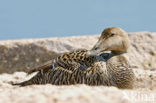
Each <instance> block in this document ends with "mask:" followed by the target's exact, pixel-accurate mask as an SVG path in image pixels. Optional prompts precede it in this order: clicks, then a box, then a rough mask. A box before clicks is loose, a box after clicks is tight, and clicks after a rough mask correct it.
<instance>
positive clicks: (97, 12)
mask: <svg viewBox="0 0 156 103" xmlns="http://www.w3.org/2000/svg"><path fill="white" fill-rule="evenodd" d="M155 5H156V0H116V1H115V0H0V40H9V39H24V38H46V37H62V36H63V37H65V36H76V35H93V34H100V33H101V32H102V30H103V29H104V28H106V27H110V26H119V27H121V28H123V29H124V30H125V31H127V32H137V31H150V32H155V31H156V6H155Z"/></svg>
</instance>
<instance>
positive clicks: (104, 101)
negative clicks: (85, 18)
mask: <svg viewBox="0 0 156 103" xmlns="http://www.w3.org/2000/svg"><path fill="white" fill-rule="evenodd" d="M98 37H99V35H95V36H80V37H66V38H45V39H28V40H14V41H0V103H49V102H50V103H95V102H96V103H156V33H150V32H138V33H130V34H129V38H130V40H131V44H132V47H131V51H130V52H129V54H128V55H127V57H128V58H129V61H130V64H131V65H132V66H133V68H132V69H133V71H134V73H135V75H136V82H135V84H134V87H135V88H134V89H133V90H120V89H118V88H116V87H105V86H95V87H92V86H87V85H71V86H55V85H50V84H47V85H32V86H27V87H18V86H12V85H11V82H20V81H24V80H27V79H29V78H31V76H32V75H30V76H27V74H26V73H25V72H27V71H28V70H29V69H31V68H33V67H34V66H37V65H39V64H42V63H44V62H46V61H48V60H50V59H53V58H55V57H56V56H58V55H59V54H60V53H63V52H68V51H71V50H75V49H79V48H85V49H90V48H91V47H92V46H93V45H94V44H95V43H96V41H97V39H98ZM21 71H22V72H21Z"/></svg>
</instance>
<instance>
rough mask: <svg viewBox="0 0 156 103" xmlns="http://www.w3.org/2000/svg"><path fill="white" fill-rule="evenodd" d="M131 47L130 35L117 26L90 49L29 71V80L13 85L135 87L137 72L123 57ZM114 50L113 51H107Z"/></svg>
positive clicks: (60, 57) (109, 29)
mask: <svg viewBox="0 0 156 103" xmlns="http://www.w3.org/2000/svg"><path fill="white" fill-rule="evenodd" d="M128 48H129V40H128V36H127V34H126V33H125V32H124V31H123V30H122V29H121V28H118V27H112V28H107V29H105V30H104V31H103V32H102V35H101V37H100V39H99V41H98V42H97V43H96V45H95V46H94V47H93V48H92V49H91V50H77V51H74V52H69V53H65V54H63V55H61V56H59V57H58V58H56V59H54V60H51V61H49V62H48V63H45V64H44V65H42V66H39V67H37V68H36V69H34V70H32V71H30V72H29V74H31V73H32V72H38V73H37V74H36V75H35V76H34V77H32V78H31V79H30V80H28V81H24V82H21V83H16V84H14V85H21V86H26V85H32V84H47V83H50V84H54V85H71V84H88V85H105V86H116V87H118V88H132V87H133V81H134V74H133V71H132V69H131V68H130V66H129V63H128V60H127V59H126V57H125V56H124V55H125V54H126V52H127V51H128ZM104 51H111V53H104Z"/></svg>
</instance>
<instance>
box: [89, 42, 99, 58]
mask: <svg viewBox="0 0 156 103" xmlns="http://www.w3.org/2000/svg"><path fill="white" fill-rule="evenodd" d="M100 45H101V41H100V40H99V41H98V42H97V43H96V44H95V46H94V47H93V48H92V49H91V50H89V51H88V52H87V55H88V56H94V55H97V54H99V53H100V52H101V49H100Z"/></svg>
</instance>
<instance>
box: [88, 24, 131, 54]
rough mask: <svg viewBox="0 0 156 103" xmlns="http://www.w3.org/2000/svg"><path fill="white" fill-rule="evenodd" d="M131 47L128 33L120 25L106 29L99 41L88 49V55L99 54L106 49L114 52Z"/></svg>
mask: <svg viewBox="0 0 156 103" xmlns="http://www.w3.org/2000/svg"><path fill="white" fill-rule="evenodd" d="M129 47H130V43H129V39H128V35H127V33H126V32H125V31H124V30H122V29H121V28H119V27H110V28H106V29H104V31H103V32H102V34H101V36H100V38H99V40H98V42H97V43H96V44H95V45H94V47H93V48H92V49H91V50H89V51H88V53H87V54H88V55H97V54H99V53H101V52H104V51H111V52H113V53H124V52H128V49H129Z"/></svg>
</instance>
